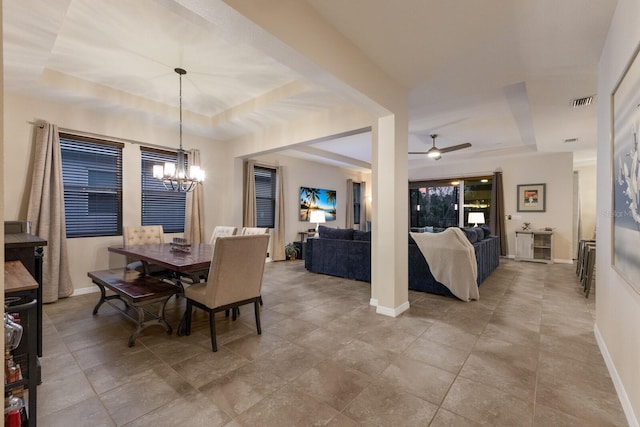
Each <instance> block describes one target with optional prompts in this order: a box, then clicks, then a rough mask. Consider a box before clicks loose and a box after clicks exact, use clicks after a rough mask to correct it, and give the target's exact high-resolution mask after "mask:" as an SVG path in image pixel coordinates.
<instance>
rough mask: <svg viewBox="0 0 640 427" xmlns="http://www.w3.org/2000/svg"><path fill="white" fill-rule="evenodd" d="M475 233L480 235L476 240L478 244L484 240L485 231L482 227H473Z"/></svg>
mask: <svg viewBox="0 0 640 427" xmlns="http://www.w3.org/2000/svg"><path fill="white" fill-rule="evenodd" d="M473 231H475V232H476V234H477V235H478V238H477V239H476V242H479V241H480V240H484V230H483V229H482V228H480V227H473Z"/></svg>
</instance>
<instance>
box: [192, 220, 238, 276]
mask: <svg viewBox="0 0 640 427" xmlns="http://www.w3.org/2000/svg"><path fill="white" fill-rule="evenodd" d="M237 231H238V228H237V227H231V226H228V225H216V226H215V228H214V229H213V233H211V239H210V240H209V244H210V245H214V247H215V244H216V239H217V238H218V237H229V236H235V235H236V233H237ZM208 273H209V270H204V271H195V272H192V273H189V274H187V278H189V280H191V283H198V282H200V281H201V280H205V281H206V280H207V274H208Z"/></svg>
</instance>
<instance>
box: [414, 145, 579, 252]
mask: <svg viewBox="0 0 640 427" xmlns="http://www.w3.org/2000/svg"><path fill="white" fill-rule="evenodd" d="M428 162H429V160H425V167H424V168H419V169H412V170H411V171H410V172H409V179H410V180H411V181H416V180H420V179H435V178H450V177H455V176H461V177H464V176H474V175H488V174H492V173H493V172H494V171H496V170H501V171H502V178H503V184H504V204H505V214H511V215H512V219H511V220H507V221H505V225H506V233H507V239H508V255H509V256H514V255H515V232H516V230H520V229H521V227H522V225H523V223H524V222H530V223H531V227H532V228H534V229H537V228H543V227H552V228H553V230H554V237H553V239H554V250H553V258H554V259H555V260H556V261H557V262H571V260H572V258H573V256H572V247H573V242H574V237H573V228H572V226H573V219H572V214H573V209H572V207H571V199H572V195H573V156H572V154H571V153H547V154H544V153H532V154H529V155H527V156H522V157H510V158H508V159H504V158H496V159H474V160H473V161H471V160H470V161H466V162H456V163H455V164H449V165H447V164H444V165H434V164H433V162H431V163H428ZM539 183H546V188H547V195H546V205H547V206H546V212H517V206H516V200H517V199H516V192H517V186H518V185H520V184H539Z"/></svg>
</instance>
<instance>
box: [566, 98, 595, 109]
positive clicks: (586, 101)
mask: <svg viewBox="0 0 640 427" xmlns="http://www.w3.org/2000/svg"><path fill="white" fill-rule="evenodd" d="M592 102H593V96H585V97H584V98H576V99H574V100H573V101H571V106H572V107H573V108H577V107H586V106H587V105H591V103H592Z"/></svg>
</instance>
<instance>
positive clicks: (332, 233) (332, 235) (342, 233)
mask: <svg viewBox="0 0 640 427" xmlns="http://www.w3.org/2000/svg"><path fill="white" fill-rule="evenodd" d="M318 234H319V235H320V238H321V239H339V240H353V229H351V228H329V227H325V226H324V225H321V226H320V227H318Z"/></svg>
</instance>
